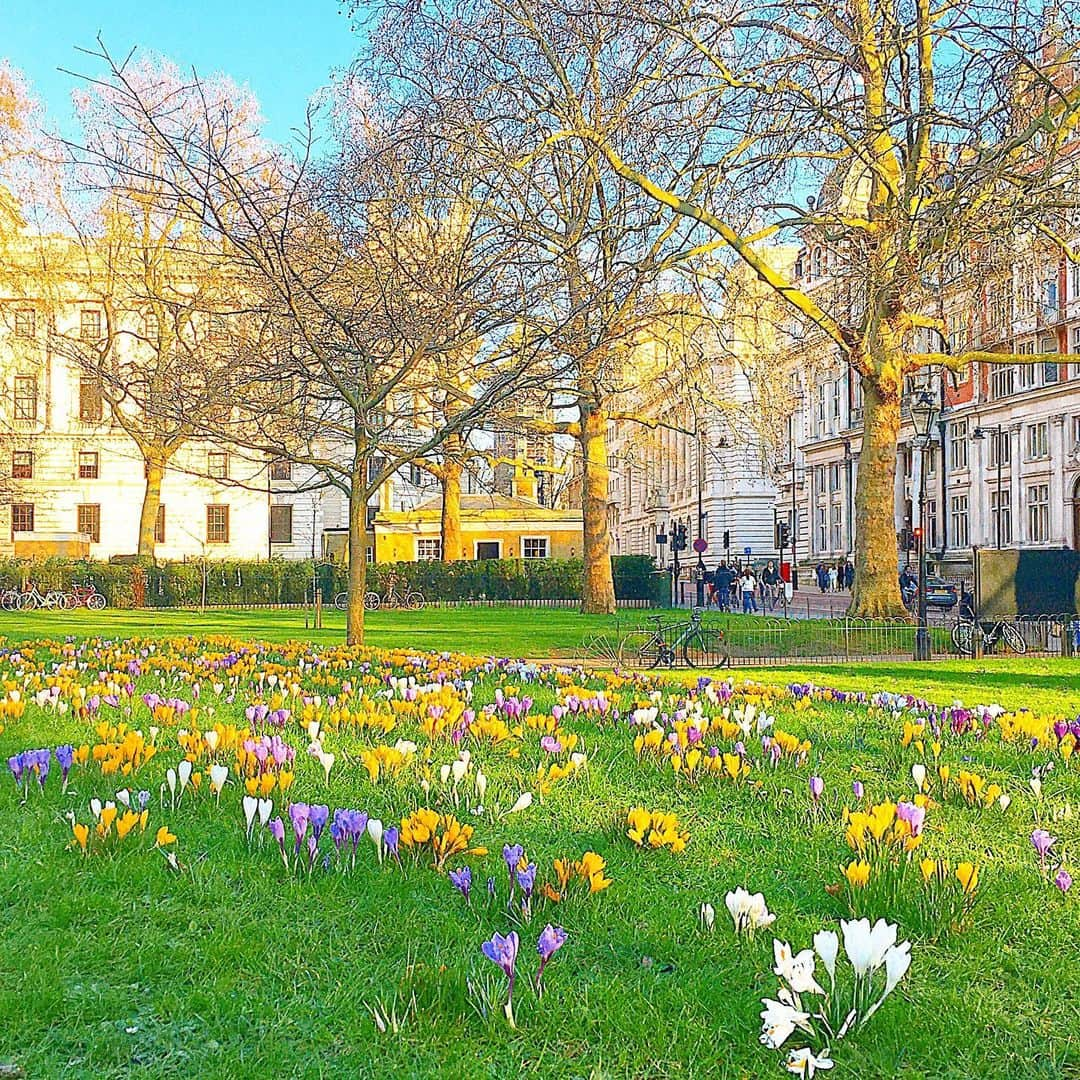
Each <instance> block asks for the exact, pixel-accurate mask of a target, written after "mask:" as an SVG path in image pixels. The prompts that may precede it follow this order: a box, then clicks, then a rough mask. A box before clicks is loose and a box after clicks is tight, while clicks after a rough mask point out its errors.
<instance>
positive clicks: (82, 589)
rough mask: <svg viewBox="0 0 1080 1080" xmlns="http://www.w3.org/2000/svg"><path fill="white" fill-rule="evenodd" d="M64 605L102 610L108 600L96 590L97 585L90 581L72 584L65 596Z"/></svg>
mask: <svg viewBox="0 0 1080 1080" xmlns="http://www.w3.org/2000/svg"><path fill="white" fill-rule="evenodd" d="M65 599H66V601H67V604H66V606H67V607H68V608H69V609H71V608H81V607H84V608H89V609H90V610H91V611H104V610H105V607H106V605H107V604H108V601H107V600H106V599H105V597H104V596H103V595H102V594H101V593H99V592H98V591H97V586H96V585H95V584H94V583H93V582H92V581H91V582H90V583H89V584H87V585H72V586H71V592H69V593H68V594H67V595H66V597H65Z"/></svg>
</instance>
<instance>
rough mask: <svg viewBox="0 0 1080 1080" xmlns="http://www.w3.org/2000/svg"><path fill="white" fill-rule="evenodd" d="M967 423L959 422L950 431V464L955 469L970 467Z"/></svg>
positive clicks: (964, 421)
mask: <svg viewBox="0 0 1080 1080" xmlns="http://www.w3.org/2000/svg"><path fill="white" fill-rule="evenodd" d="M967 429H968V426H967V421H966V420H957V421H956V422H955V423H954V424H953V425H952V428H951V429H950V432H949V435H950V441H949V449H950V463H951V465H952V467H953V469H966V468H967V467H968V441H967Z"/></svg>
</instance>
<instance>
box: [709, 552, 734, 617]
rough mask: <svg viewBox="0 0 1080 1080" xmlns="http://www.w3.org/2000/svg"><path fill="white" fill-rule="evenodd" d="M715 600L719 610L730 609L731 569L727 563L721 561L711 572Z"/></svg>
mask: <svg viewBox="0 0 1080 1080" xmlns="http://www.w3.org/2000/svg"><path fill="white" fill-rule="evenodd" d="M713 582H714V588H715V591H716V600H717V603H718V604H719V605H720V610H721V611H730V610H731V570H730V569H729V568H728V565H727V563H725V562H721V563H720V565H719V566H717V568H716V570H715V571H714V572H713Z"/></svg>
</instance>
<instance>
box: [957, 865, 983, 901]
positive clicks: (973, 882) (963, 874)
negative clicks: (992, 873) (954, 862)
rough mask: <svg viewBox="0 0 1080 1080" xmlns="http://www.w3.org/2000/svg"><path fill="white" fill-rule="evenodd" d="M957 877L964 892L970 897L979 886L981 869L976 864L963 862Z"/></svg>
mask: <svg viewBox="0 0 1080 1080" xmlns="http://www.w3.org/2000/svg"><path fill="white" fill-rule="evenodd" d="M956 876H957V878H958V879H959V881H960V884H961V886H963V889H964V892H965V893H967V894H968V896H970V895H971V894H972V893H973V892H974V891H975V888H976V886H977V885H978V884H979V868H978V867H977V866H976V865H975V864H974V863H970V862H962V863H960V865H959V866H958V867H957V868H956Z"/></svg>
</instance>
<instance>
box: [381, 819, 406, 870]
mask: <svg viewBox="0 0 1080 1080" xmlns="http://www.w3.org/2000/svg"><path fill="white" fill-rule="evenodd" d="M400 840H401V830H400V829H399V828H398V827H397V826H396V825H388V826H387V827H386V828H385V829H383V834H382V842H383V847H384V848H386V853H387V855H393V856H394V858H395V859H397V861H398V862H399V863H400V862H401V855H400V854H399V853H398V843H399V841H400Z"/></svg>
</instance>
